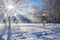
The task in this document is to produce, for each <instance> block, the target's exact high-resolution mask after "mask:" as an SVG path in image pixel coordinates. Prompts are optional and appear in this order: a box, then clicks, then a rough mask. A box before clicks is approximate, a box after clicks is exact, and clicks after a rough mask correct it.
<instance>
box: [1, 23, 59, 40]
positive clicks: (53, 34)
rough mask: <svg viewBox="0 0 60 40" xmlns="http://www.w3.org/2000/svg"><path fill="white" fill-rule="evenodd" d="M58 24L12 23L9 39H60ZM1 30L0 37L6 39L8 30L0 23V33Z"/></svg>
mask: <svg viewBox="0 0 60 40" xmlns="http://www.w3.org/2000/svg"><path fill="white" fill-rule="evenodd" d="M55 26H56V27H55ZM58 26H59V24H45V26H43V24H12V26H11V40H60V28H59V27H58ZM4 29H5V31H6V32H4ZM2 32H4V34H3V36H2V38H0V39H4V40H7V35H8V34H7V32H8V31H7V30H6V28H4V25H3V24H2V25H1V24H0V35H1V34H2Z"/></svg>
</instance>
